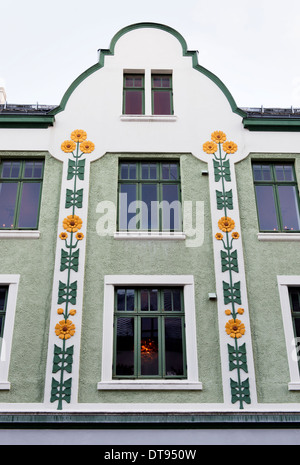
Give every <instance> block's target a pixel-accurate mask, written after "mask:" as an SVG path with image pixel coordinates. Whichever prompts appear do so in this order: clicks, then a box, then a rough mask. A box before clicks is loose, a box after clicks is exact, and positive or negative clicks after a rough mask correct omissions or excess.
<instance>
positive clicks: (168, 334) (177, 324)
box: [165, 318, 183, 376]
mask: <svg viewBox="0 0 300 465" xmlns="http://www.w3.org/2000/svg"><path fill="white" fill-rule="evenodd" d="M165 350H166V352H165V357H166V375H167V376H180V375H183V340H182V320H181V318H165Z"/></svg>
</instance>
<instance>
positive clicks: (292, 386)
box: [289, 381, 300, 391]
mask: <svg viewBox="0 0 300 465" xmlns="http://www.w3.org/2000/svg"><path fill="white" fill-rule="evenodd" d="M289 391H300V381H299V382H293V383H289Z"/></svg>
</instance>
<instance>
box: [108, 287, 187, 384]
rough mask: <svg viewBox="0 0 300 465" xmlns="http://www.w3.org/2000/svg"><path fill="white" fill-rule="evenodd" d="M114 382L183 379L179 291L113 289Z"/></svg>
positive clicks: (182, 312) (184, 366)
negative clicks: (130, 379) (139, 379)
mask: <svg viewBox="0 0 300 465" xmlns="http://www.w3.org/2000/svg"><path fill="white" fill-rule="evenodd" d="M113 376H114V377H115V378H123V377H125V378H143V377H145V378H178V377H179V378H186V362H185V316H184V301H183V289H182V287H174V288H172V287H161V288H160V287H139V288H133V287H121V288H116V289H115V311H114V367H113Z"/></svg>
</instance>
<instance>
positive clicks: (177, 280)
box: [98, 275, 202, 390]
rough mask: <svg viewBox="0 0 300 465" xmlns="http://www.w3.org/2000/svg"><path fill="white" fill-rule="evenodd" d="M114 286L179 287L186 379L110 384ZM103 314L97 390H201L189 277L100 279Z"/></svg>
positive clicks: (122, 276) (111, 277)
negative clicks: (100, 372)
mask: <svg viewBox="0 0 300 465" xmlns="http://www.w3.org/2000/svg"><path fill="white" fill-rule="evenodd" d="M116 286H182V287H183V295H184V308H185V324H186V362H187V379H184V380H180V379H174V380H159V381H158V380H153V379H152V380H151V379H149V380H147V379H145V380H144V379H143V380H141V379H137V380H114V379H112V365H113V338H114V331H113V322H114V299H115V287H116ZM103 308H104V311H103V340H102V376H101V381H100V382H99V383H98V389H99V390H120V389H122V390H130V389H135V390H136V389H141V390H143V389H144V390H147V389H148V390H149V389H151V390H155V389H157V390H202V383H201V382H199V377H198V376H199V375H198V356H197V340H196V312H195V289H194V277H193V276H189V275H180V276H178V275H175V276H174V275H113V276H111V275H109V276H105V278H104V307H103Z"/></svg>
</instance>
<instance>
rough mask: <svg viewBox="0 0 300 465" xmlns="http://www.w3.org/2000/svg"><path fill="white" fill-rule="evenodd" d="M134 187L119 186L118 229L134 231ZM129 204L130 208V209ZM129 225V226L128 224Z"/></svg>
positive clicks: (129, 185) (131, 185)
mask: <svg viewBox="0 0 300 465" xmlns="http://www.w3.org/2000/svg"><path fill="white" fill-rule="evenodd" d="M133 202H136V185H135V184H121V186H120V196H119V227H120V229H129V228H130V229H136V223H135V216H136V210H135V205H134V203H133ZM130 204H132V205H131V207H130ZM129 223H130V224H129Z"/></svg>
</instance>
